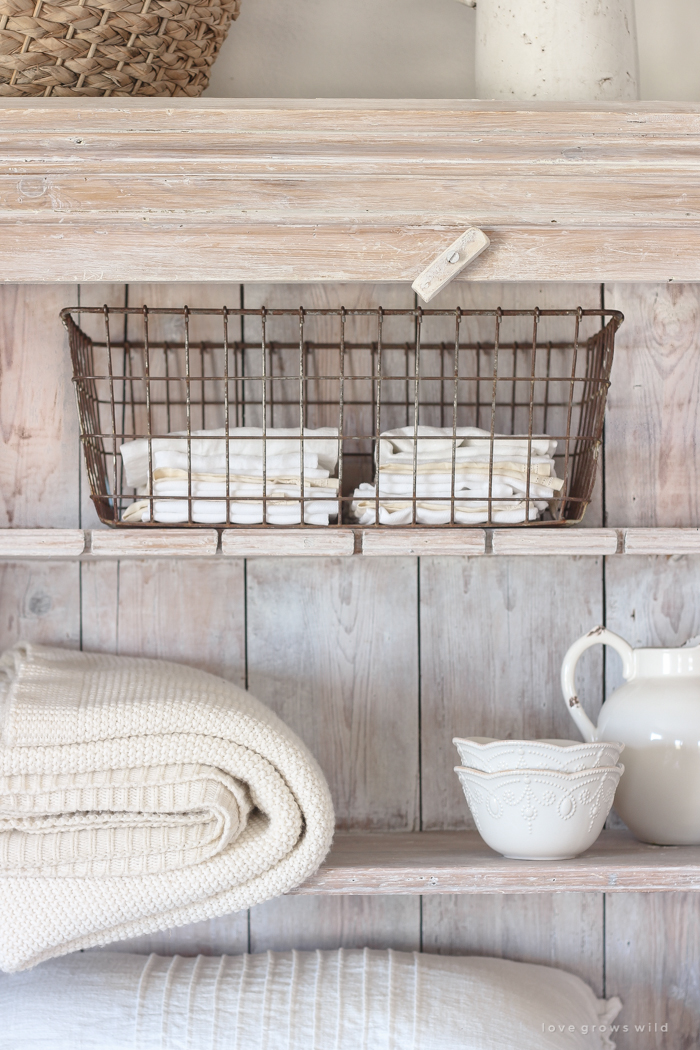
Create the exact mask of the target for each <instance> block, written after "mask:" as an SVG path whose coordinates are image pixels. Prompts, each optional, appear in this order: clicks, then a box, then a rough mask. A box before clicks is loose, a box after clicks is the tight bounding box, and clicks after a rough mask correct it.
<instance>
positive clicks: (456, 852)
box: [294, 831, 700, 903]
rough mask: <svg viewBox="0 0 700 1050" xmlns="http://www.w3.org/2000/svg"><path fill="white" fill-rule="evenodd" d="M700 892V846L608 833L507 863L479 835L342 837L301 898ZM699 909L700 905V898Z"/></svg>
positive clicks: (434, 833)
mask: <svg viewBox="0 0 700 1050" xmlns="http://www.w3.org/2000/svg"><path fill="white" fill-rule="evenodd" d="M667 889H679V890H700V846H683V847H676V846H649V845H647V844H645V843H643V842H638V841H637V839H635V838H634V837H633V836H632V835H630V834H629V832H620V831H604V832H603V834H602V835H601V836H600V838H599V839H598V841H597V842H596V843H595V845H594V846H592V847H591V848H590V849H589V850H587V851H586V852H585V853H584V854H582V855H581V856H580V857H575V858H574V859H573V860H550V861H528V860H507V859H505V858H504V857H501V856H500V855H499V854H498V853H494V851H493V850H491V849H489V847H488V846H486V845H485V843H484V841H483V839H482V838H481V835H479V833H478V832H477V831H422V832H419V833H417V834H416V833H414V834H397V833H390V834H384V835H380V834H376V833H374V834H369V835H362V834H358V833H352V834H347V833H346V834H343V833H342V832H339V833H338V834H337V835H336V838H335V841H334V843H333V847H332V849H331V852H330V853H329V855H328V857H327V858H326V860H325V861H324V862H323V864H322V865H321V867H320V868H319V870H318V871H317V873H316V874H315V875H312V876H311V878H310V879H308V880H307V881H306V882H305V883H304V884H303V886H300V887H299V889H297V890H295V891H294V892H295V893H297V894H319V893H323V894H360V895H362V894H404V893H414V894H415V893H419V894H424V895H427V894H430V895H435V894H444V893H446V894H452V893H470V894H474V893H476V894H504V893H506V894H507V893H534V894H540V893H560V892H564V891H567V892H576V893H586V892H591V891H598V892H601V893H613V892H614V893H627V892H630V891H662V890H667ZM699 903H700V898H699Z"/></svg>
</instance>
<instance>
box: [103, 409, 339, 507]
mask: <svg viewBox="0 0 700 1050" xmlns="http://www.w3.org/2000/svg"><path fill="white" fill-rule="evenodd" d="M149 445H150V453H149ZM189 445H190V449H189V452H188V438H187V436H186V435H184V434H182V433H174V434H170V435H168V436H167V437H154V438H151V439H150V442H149V439H148V438H138V439H136V440H135V441H125V442H124V444H123V445H122V446H121V449H120V452H121V457H122V462H123V464H124V471H125V475H126V484H127V486H128V487H130V488H134V489H136V491H137V494H138V495H139V496H151V495H153V496H154V497H158V498H154V499H153V519H154V520H155V521H161V522H184V521H189V520H190V512H189V499H188V497H190V496H191V497H192V521H196V522H197V523H199V524H209V525H217V524H223V523H225V522H226V521H231V522H233V523H234V524H236V525H256V524H259V523H261V522H262V521H263V471H264V476H265V496H266V501H265V515H264V517H265V520H266V521H267V523H268V524H270V525H298V524H300V523H301V505H302V469H303V499H304V522H305V523H306V524H307V525H328V524H329V520H330V519H331V518H333V517H335V516H337V514H338V479H337V478H334V477H332V475H333V474H334V473H335V471H336V467H337V464H338V431H337V429H336V428H335V427H322V428H320V429H311V428H309V427H306V428H305V429H304V433H303V449H302V440H301V437H300V434H299V428H298V427H296V428H290V429H284V428H279V427H276V428H273V427H269V428H268V429H267V431H266V432H265V438H263V432H262V429H261V428H260V427H235V428H232V429H230V430H229V440H228V459H227V455H226V431H225V430H223V429H220V430H195V431H192V434H191V436H190V439H189ZM149 459H150V466H151V469H152V472H153V491H152V492H151V488H150V484H149ZM227 496H228V497H229V499H230V502H229V504H228V510H227V503H226V497H227ZM150 504H151V501H150V500H148V499H139V500H137V501H136V502H135V503H132V504H131V505H130V506H129V507H127V508H126V510H125V511H124V513H123V514H122V520H123V521H129V522H143V521H150V520H151V507H150Z"/></svg>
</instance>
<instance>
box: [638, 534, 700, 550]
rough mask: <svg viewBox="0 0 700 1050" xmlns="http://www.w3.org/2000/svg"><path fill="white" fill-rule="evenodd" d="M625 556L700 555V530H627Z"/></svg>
mask: <svg viewBox="0 0 700 1050" xmlns="http://www.w3.org/2000/svg"><path fill="white" fill-rule="evenodd" d="M625 554H700V529H625Z"/></svg>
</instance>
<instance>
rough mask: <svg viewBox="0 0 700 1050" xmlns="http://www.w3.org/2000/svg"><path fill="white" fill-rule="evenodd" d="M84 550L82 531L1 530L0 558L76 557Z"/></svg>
mask: <svg viewBox="0 0 700 1050" xmlns="http://www.w3.org/2000/svg"><path fill="white" fill-rule="evenodd" d="M84 549H85V533H84V532H83V530H82V529H0V558H30V557H31V558H52V557H53V558H55V557H62V556H63V557H71V556H72V557H75V556H76V555H79V554H82V553H83V551H84Z"/></svg>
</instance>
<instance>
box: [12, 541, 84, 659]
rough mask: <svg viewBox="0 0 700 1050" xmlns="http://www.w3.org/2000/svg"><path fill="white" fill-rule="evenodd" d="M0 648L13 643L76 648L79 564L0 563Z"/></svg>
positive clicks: (78, 622)
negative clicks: (36, 643)
mask: <svg viewBox="0 0 700 1050" xmlns="http://www.w3.org/2000/svg"><path fill="white" fill-rule="evenodd" d="M0 596H2V602H1V603H0V650H2V649H6V648H9V646H11V645H14V644H15V642H21V641H24V642H39V643H41V644H43V645H58V646H62V647H64V648H67V649H77V648H78V647H79V645H80V567H79V565H77V564H76V563H74V562H69V561H63V562H60V561H58V562H49V561H41V562H39V561H28V562H22V561H16V562H6V563H4V564H0Z"/></svg>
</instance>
